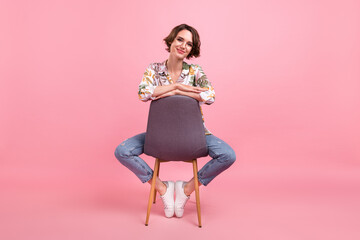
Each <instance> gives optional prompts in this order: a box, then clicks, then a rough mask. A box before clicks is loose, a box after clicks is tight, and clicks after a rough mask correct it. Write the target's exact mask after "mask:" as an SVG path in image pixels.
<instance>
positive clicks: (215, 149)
mask: <svg viewBox="0 0 360 240" xmlns="http://www.w3.org/2000/svg"><path fill="white" fill-rule="evenodd" d="M206 143H207V146H208V149H209V155H210V157H212V158H217V157H219V156H220V155H223V154H228V153H233V152H234V150H233V149H232V148H231V147H230V146H229V144H227V143H226V142H225V141H224V140H222V139H220V138H218V137H216V136H215V135H214V134H211V135H206Z"/></svg>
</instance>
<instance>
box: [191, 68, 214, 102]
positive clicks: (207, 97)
mask: <svg viewBox="0 0 360 240" xmlns="http://www.w3.org/2000/svg"><path fill="white" fill-rule="evenodd" d="M195 82H196V86H197V87H201V88H206V89H207V91H204V92H201V93H200V97H201V99H202V100H203V102H200V105H202V104H204V103H205V104H208V105H210V104H212V103H214V101H215V90H214V88H213V87H212V86H211V82H210V81H209V80H208V78H207V76H206V75H205V73H204V71H203V70H202V68H201V67H200V66H199V65H196V71H195Z"/></svg>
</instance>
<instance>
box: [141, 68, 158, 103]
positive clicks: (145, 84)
mask: <svg viewBox="0 0 360 240" xmlns="http://www.w3.org/2000/svg"><path fill="white" fill-rule="evenodd" d="M154 74H155V72H154V70H153V68H152V64H150V65H149V66H148V67H147V68H146V70H145V72H144V75H143V78H142V80H141V82H140V84H139V93H138V95H139V99H140V100H141V101H143V102H146V101H148V100H150V99H151V100H154V99H155V98H156V97H152V94H153V93H154V90H155V88H156V86H155V85H154Z"/></svg>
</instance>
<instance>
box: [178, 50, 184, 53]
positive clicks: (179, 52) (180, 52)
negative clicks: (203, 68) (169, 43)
mask: <svg viewBox="0 0 360 240" xmlns="http://www.w3.org/2000/svg"><path fill="white" fill-rule="evenodd" d="M177 51H178V52H179V53H185V52H184V51H181V50H180V49H177Z"/></svg>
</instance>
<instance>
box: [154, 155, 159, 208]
mask: <svg viewBox="0 0 360 240" xmlns="http://www.w3.org/2000/svg"><path fill="white" fill-rule="evenodd" d="M159 172H160V161H159V167H158V170H157V173H156V176H158V177H159ZM153 203H156V189H155V188H154V201H153Z"/></svg>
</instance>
